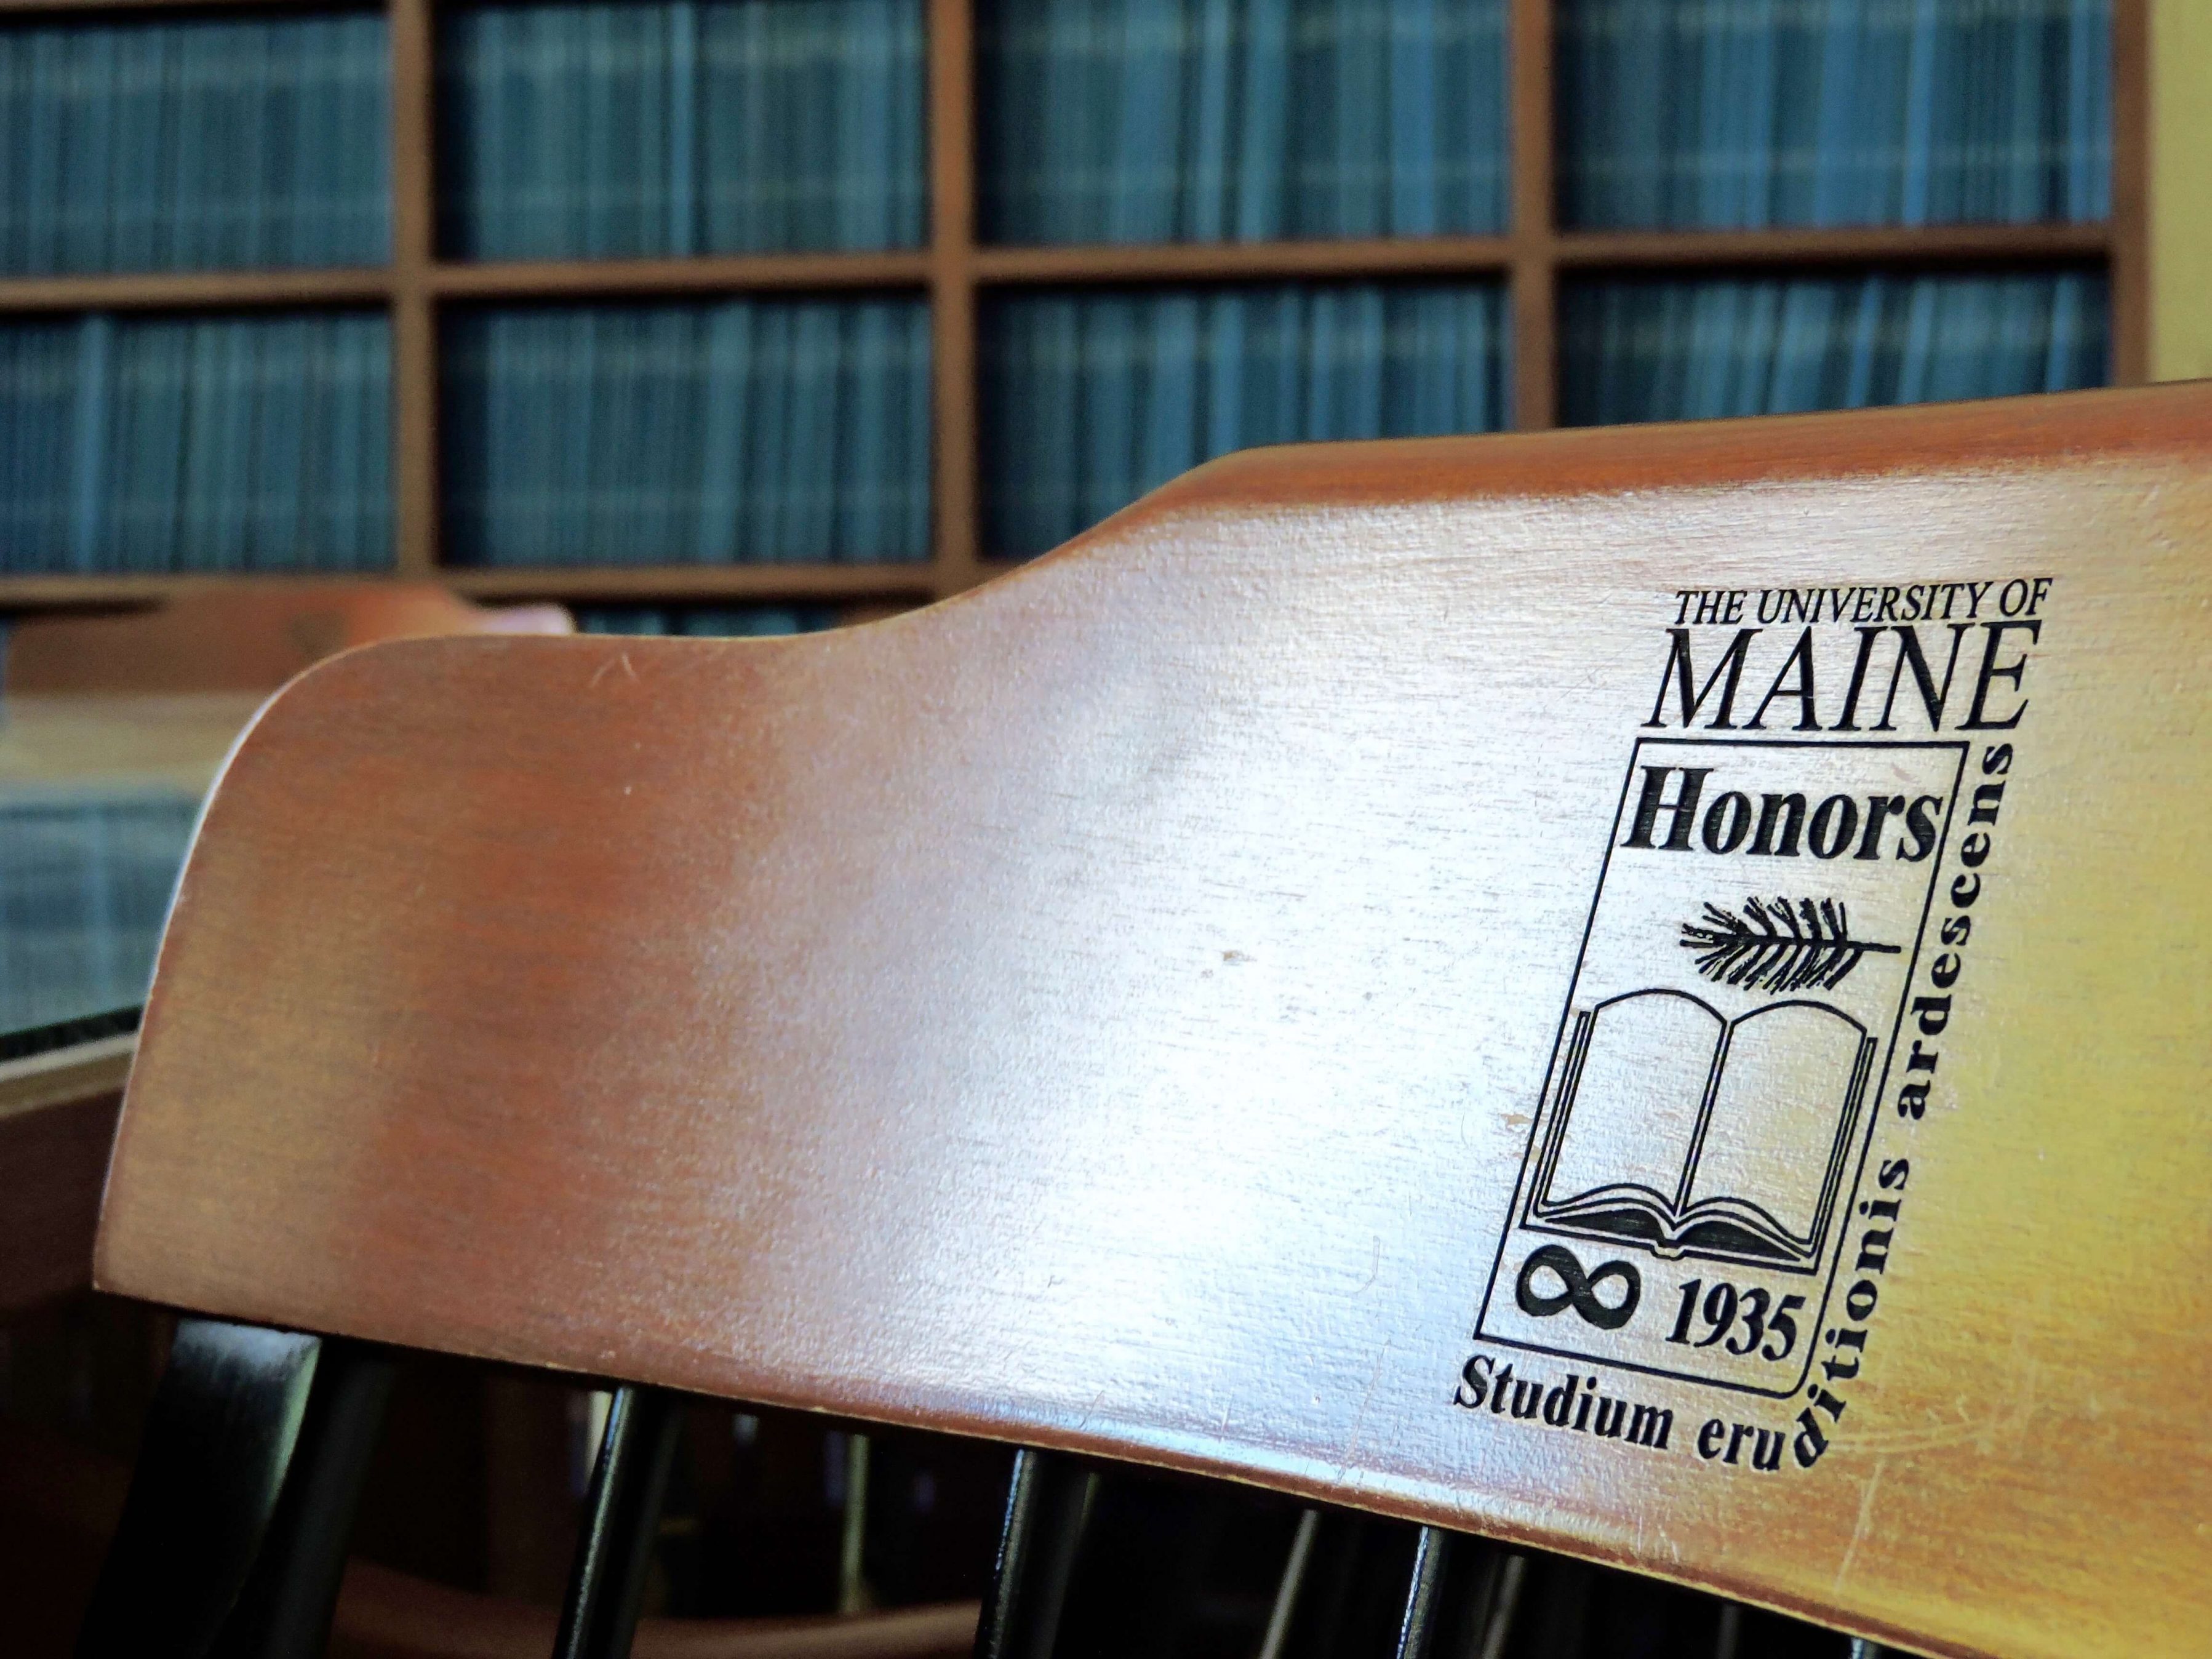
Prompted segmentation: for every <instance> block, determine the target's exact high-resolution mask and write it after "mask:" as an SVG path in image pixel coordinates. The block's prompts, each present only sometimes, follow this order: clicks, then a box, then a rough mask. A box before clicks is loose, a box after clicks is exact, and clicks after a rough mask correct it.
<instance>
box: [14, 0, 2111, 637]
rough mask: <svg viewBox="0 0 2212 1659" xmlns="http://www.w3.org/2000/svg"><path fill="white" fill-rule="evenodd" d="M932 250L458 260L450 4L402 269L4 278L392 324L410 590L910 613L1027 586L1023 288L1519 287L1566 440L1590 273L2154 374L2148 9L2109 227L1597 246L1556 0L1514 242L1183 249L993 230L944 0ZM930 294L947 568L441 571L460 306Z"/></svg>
mask: <svg viewBox="0 0 2212 1659" xmlns="http://www.w3.org/2000/svg"><path fill="white" fill-rule="evenodd" d="M925 4H926V27H927V52H926V72H927V88H926V91H927V143H928V163H927V189H928V198H929V214H928V224H929V230H928V240H927V244H926V245H925V246H921V247H919V248H915V249H911V250H902V251H896V252H853V253H815V252H809V253H797V254H745V255H702V256H697V257H684V258H621V259H605V260H575V259H558V260H545V261H497V262H478V261H461V260H454V259H451V258H441V257H440V255H439V252H438V250H437V243H436V222H437V213H436V195H435V176H434V175H435V155H436V142H435V140H436V135H435V58H434V54H435V46H436V39H437V32H436V21H437V20H436V16H435V10H434V6H433V4H432V0H386V4H385V8H384V9H385V13H386V18H387V21H388V27H389V32H390V42H391V47H390V49H391V55H392V58H391V73H392V126H391V143H392V192H393V194H392V258H391V261H390V263H389V264H386V265H384V266H380V267H376V268H371V269H350V270H327V269H321V270H282V271H256V270H249V271H234V272H188V273H179V272H161V273H155V274H147V275H115V276H110V275H100V276H29V277H8V278H0V317H6V316H11V315H12V316H18V317H20V316H24V315H29V314H36V313H49V314H52V313H76V312H82V311H88V310H112V311H116V312H134V311H135V312H152V311H161V312H170V313H192V312H198V311H209V312H211V311H217V310H222V311H232V312H235V311H240V310H257V309H272V310H273V309H277V308H287V307H339V306H355V307H381V308H383V309H384V310H385V312H386V314H387V315H388V317H389V319H390V323H391V330H392V370H393V373H392V421H393V450H392V471H393V476H394V483H395V490H396V515H397V534H396V538H395V544H396V550H397V562H396V566H395V568H394V571H393V574H395V575H397V576H398V577H400V578H402V579H411V580H426V579H427V580H440V581H443V582H445V583H447V585H449V586H452V587H453V588H454V589H455V590H456V591H458V592H463V593H465V594H469V595H471V596H474V597H480V598H487V599H560V600H569V601H576V602H586V603H587V602H594V601H624V600H627V601H631V602H640V601H647V600H653V601H668V602H674V603H684V602H699V603H707V602H714V601H738V602H755V601H757V602H800V603H804V602H832V603H836V604H839V605H877V604H908V603H915V602H922V601H927V600H929V599H939V598H944V597H946V596H949V595H951V594H953V593H957V592H962V591H963V590H964V589H966V588H968V587H970V586H974V585H975V583H976V582H978V581H980V580H983V579H984V578H986V577H987V576H989V575H990V574H994V572H995V571H996V570H998V569H1000V568H1006V567H1005V566H1004V565H1003V564H1001V563H1000V562H997V561H994V560H991V559H988V558H987V557H985V556H984V551H983V548H982V543H981V480H980V478H979V475H978V465H979V428H980V426H981V422H980V419H979V401H980V399H979V394H978V386H979V365H978V350H977V334H978V313H979V308H980V306H981V302H982V301H983V300H984V299H985V298H986V297H987V296H990V295H999V294H1004V293H1009V292H1015V291H1019V290H1021V289H1024V288H1042V287H1050V288H1054V289H1068V288H1077V289H1080V288H1084V287H1106V286H1112V287H1119V288H1127V287H1130V286H1141V285H1144V284H1148V283H1159V284H1168V283H1176V284H1192V285H1204V284H1206V283H1224V282H1231V281H1249V280H1277V281H1304V280H1311V281H1324V280H1329V279H1352V278H1371V279H1389V278H1405V277H1413V276H1425V277H1431V278H1436V277H1467V278H1472V279H1480V280H1486V281H1498V282H1502V283H1503V284H1504V289H1505V290H1506V293H1507V295H1508V300H1509V315H1510V325H1509V326H1510V333H1511V339H1512V362H1513V371H1512V383H1511V386H1510V407H1511V412H1512V417H1513V423H1514V425H1515V426H1516V428H1518V429H1521V430H1534V429H1540V428H1547V427H1549V426H1552V425H1553V424H1555V423H1556V421H1557V419H1558V414H1559V393H1560V387H1559V341H1558V315H1559V290H1560V287H1561V283H1562V282H1563V280H1565V279H1567V278H1570V277H1578V276H1590V275H1607V274H1636V273H1644V272H1653V273H1659V272H1672V273H1676V274H1680V273H1686V272H1696V273H1713V274H1722V273H1754V272H1757V273H1784V274H1787V273H1792V272H1799V271H1814V270H1849V269H1854V268H1859V269H1863V268H1880V269H1885V270H1900V271H1919V270H1942V269H1945V268H1954V269H1972V270H1984V271H2003V270H2018V269H2031V268H2035V267H2039V266H2048V265H2051V264H2070V265H2073V266H2076V267H2086V268H2089V269H2093V270H2101V271H2102V272H2103V273H2105V274H2106V276H2107V278H2108V280H2109V285H2110V289H2109V291H2110V296H2111V299H2110V303H2111V307H2112V318H2111V325H2112V368H2113V378H2114V379H2115V380H2117V381H2118V382H2119V383H2122V384H2132V383H2136V382H2139V381H2141V380H2142V379H2143V378H2144V375H2145V374H2146V370H2147V366H2148V308H2149V296H2148V279H2147V225H2146V212H2145V180H2146V172H2147V157H2146V143H2147V141H2146V122H2147V104H2148V99H2147V95H2146V84H2147V79H2148V61H2147V55H2148V23H2147V17H2146V9H2147V8H2146V0H2113V27H2114V38H2113V41H2112V75H2113V88H2112V108H2113V131H2112V169H2113V171H2112V211H2111V214H2110V216H2109V217H2108V218H2107V219H2106V220H2104V221H2102V222H2093V223H2082V222H2045V223H2027V224H1959V225H1930V226H1924V227H1922V226H1881V227H1875V228H1852V229H1803V228H1788V229H1773V230H1726V231H1714V230H1664V231H1647V230H1604V231H1591V230H1574V229H1566V228H1561V227H1560V226H1559V223H1558V222H1557V216H1556V213H1555V198H1556V191H1555V188H1554V167H1553V161H1554V122H1553V94H1554V70H1553V39H1554V33H1553V9H1554V0H1509V3H1508V12H1507V20H1506V21H1507V28H1506V50H1507V53H1508V58H1507V75H1506V84H1507V87H1508V89H1509V102H1510V108H1509V112H1508V115H1509V120H1508V129H1509V133H1510V143H1509V146H1508V155H1509V157H1510V190H1509V192H1508V194H1509V197H1510V228H1509V229H1508V230H1507V231H1506V232H1505V233H1504V234H1498V235H1471V236H1470V235H1442V236H1436V237H1428V238H1418V239H1415V238H1405V239H1400V238H1390V239H1379V240H1300V241H1262V242H1249V241H1248V242H1213V243H1204V242H1191V243H1176V244H1170V245H1158V246H1130V245H1114V246H991V245H987V244H986V243H983V242H981V241H980V240H979V239H978V236H977V233H976V196H977V190H976V147H977V140H976V127H977V123H976V118H975V101H976V100H975V92H976V87H975V57H976V53H975V7H974V3H973V0H925ZM190 9H194V5H193V0H0V23H4V22H14V21H29V20H31V19H33V18H35V17H37V16H40V15H45V16H47V17H53V18H76V19H81V18H82V17H84V16H86V15H128V14H131V13H137V14H139V15H148V14H153V13H159V14H162V15H175V14H177V13H179V12H183V11H186V10H190ZM227 9H228V10H229V11H231V12H233V13H239V12H260V13H270V12H291V13H309V12H320V11H325V10H328V9H330V8H329V6H328V4H327V0H321V3H317V0H240V3H234V4H233V5H231V6H229V7H228V8H227ZM777 293H782V294H831V293H835V294H842V295H862V294H884V295H893V294H896V295H922V296H925V297H926V298H927V304H928V307H929V318H930V324H929V328H930V340H931V347H932V356H931V371H930V372H931V375H932V385H931V399H930V403H931V414H932V418H933V433H932V438H933V453H932V459H931V514H932V520H931V523H932V529H931V536H930V550H929V556H928V558H927V561H926V562H906V563H878V564H791V563H783V564H767V563H757V564H730V565H684V566H680V567H678V566H668V567H638V566H629V565H623V566H609V567H605V568H582V567H576V566H561V567H551V568H484V567H483V566H468V567H460V566H456V565H448V564H447V563H445V562H441V556H440V532H441V495H440V466H441V441H440V433H439V410H440V386H441V380H440V318H441V312H442V311H443V310H444V309H445V308H447V307H450V306H453V305H454V304H457V303H483V302H488V301H490V302H496V301H560V300H582V299H627V300H645V299H652V298H656V297H659V298H674V297H680V296H692V297H699V296H712V295H750V294H762V295H770V294H777ZM226 580H240V578H238V577H236V576H234V575H216V574H208V575H198V574H193V575H179V574H133V575H23V576H11V577H5V578H0V608H9V609H21V608H26V607H36V606H46V605H84V604H109V603H118V602H125V603H127V602H131V601H135V600H145V599H155V598H158V597H163V596H166V595H168V594H171V593H173V592H178V591H179V590H182V589H185V588H187V587H191V586H203V585H206V584H208V583H211V582H222V581H226Z"/></svg>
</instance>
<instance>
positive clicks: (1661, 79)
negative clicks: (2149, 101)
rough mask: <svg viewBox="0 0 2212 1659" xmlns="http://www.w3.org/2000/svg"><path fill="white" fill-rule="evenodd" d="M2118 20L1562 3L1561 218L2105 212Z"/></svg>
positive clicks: (2017, 12)
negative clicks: (2114, 37)
mask: <svg viewBox="0 0 2212 1659" xmlns="http://www.w3.org/2000/svg"><path fill="white" fill-rule="evenodd" d="M1557 15H1558V19H1559V48H1558V51H1559V140H1560V143H1559V212H1560V216H1561V219H1562V221H1563V222H1565V223H1567V224H1570V225H1582V226H1594V227H1601V226H1628V227H1638V226H1647V227H1662V226H1664V227H1698V226H1760V225H1860V224H1911V225H1918V224H1938V223H1948V222H2005V223H2024V222H2033V221H2039V220H2069V219H2078V220H2095V219H2102V218H2104V217H2105V216H2106V215H2107V214H2108V213H2109V212H2110V211H2111V208H2112V0H1565V3H1563V4H1561V5H1560V6H1559V11H1558V13H1557Z"/></svg>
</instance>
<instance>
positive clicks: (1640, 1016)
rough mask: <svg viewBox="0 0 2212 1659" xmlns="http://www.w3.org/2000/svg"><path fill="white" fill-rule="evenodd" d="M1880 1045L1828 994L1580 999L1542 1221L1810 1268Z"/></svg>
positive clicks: (1544, 1184) (1676, 1249) (1545, 1171)
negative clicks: (1746, 1007) (1722, 1001)
mask: <svg viewBox="0 0 2212 1659" xmlns="http://www.w3.org/2000/svg"><path fill="white" fill-rule="evenodd" d="M1876 1047H1877V1045H1876V1043H1875V1040H1874V1039H1873V1038H1872V1037H1870V1036H1868V1035H1867V1031H1866V1028H1865V1027H1864V1026H1863V1025H1862V1024H1859V1022H1858V1021H1857V1020H1855V1019H1853V1018H1851V1017H1850V1015H1848V1014H1846V1013H1844V1012H1842V1011H1840V1010H1839V1009H1836V1008H1833V1007H1831V1006H1828V1005H1827V1004H1826V1003H1823V1002H1814V1001H1809V1000H1798V999H1793V1000H1784V1001H1778V1002H1770V1003H1767V1004H1765V1006H1761V1007H1758V1008H1754V1009H1753V1010H1752V1011H1751V1012H1749V1013H1747V1014H1744V1015H1742V1016H1741V1017H1740V1018H1735V1019H1733V1020H1730V1019H1725V1018H1723V1017H1722V1016H1721V1014H1720V1013H1719V1012H1718V1011H1717V1010H1716V1009H1714V1008H1713V1007H1712V1006H1711V1005H1709V1004H1707V1003H1706V1002H1705V1001H1704V1000H1702V999H1701V998H1699V997H1696V996H1693V995H1692V994H1689V993H1687V992H1686V991H1677V990H1668V989H1662V988H1657V987H1654V988H1651V989H1647V990H1641V991H1632V992H1630V993H1628V994H1626V995H1624V996H1619V997H1614V998H1612V999H1611V1000H1607V1001H1604V1002H1601V1003H1599V1004H1597V1005H1596V1006H1594V1007H1589V1008H1583V1009H1577V1010H1576V1011H1575V1015H1574V1024H1573V1030H1572V1031H1571V1034H1570V1036H1569V1037H1568V1042H1567V1050H1566V1055H1565V1065H1564V1066H1562V1067H1561V1068H1560V1074H1559V1082H1558V1084H1557V1085H1556V1087H1557V1091H1558V1092H1557V1106H1556V1108H1555V1109H1554V1111H1553V1118H1552V1122H1551V1124H1550V1127H1549V1132H1548V1133H1547V1135H1546V1137H1545V1145H1544V1151H1543V1164H1542V1166H1541V1170H1540V1171H1539V1175H1538V1178H1537V1180H1536V1182H1535V1183H1534V1196H1533V1198H1532V1200H1531V1201H1530V1205H1529V1211H1528V1222H1529V1224H1530V1225H1534V1226H1538V1227H1542V1228H1546V1229H1547V1230H1550V1231H1561V1232H1569V1233H1577V1234H1582V1235H1585V1236H1588V1237H1596V1238H1601V1239H1623V1238H1626V1239H1635V1240H1638V1241H1640V1242H1643V1243H1645V1244H1647V1245H1648V1246H1649V1247H1650V1249H1652V1250H1653V1251H1654V1252H1655V1253H1656V1255H1662V1256H1667V1257H1673V1256H1679V1255H1711V1256H1717V1257H1720V1258H1723V1259H1724V1260H1750V1261H1766V1262H1774V1263H1778V1264H1781V1265H1783V1266H1785V1267H1796V1268H1799V1269H1801V1270H1805V1271H1809V1270H1811V1268H1812V1267H1814V1265H1816V1264H1817V1262H1818V1261H1819V1260H1820V1255H1821V1250H1822V1247H1823V1245H1824V1243H1825V1242H1826V1234H1827V1230H1828V1223H1829V1219H1830V1213H1831V1212H1832V1209H1833V1207H1834V1205H1835V1200H1836V1192H1837V1188H1838V1182H1839V1180H1840V1177H1841V1173H1842V1169H1843V1162H1844V1152H1845V1148H1846V1147H1847V1146H1848V1145H1849V1143H1850V1130H1851V1126H1852V1125H1853V1123H1854V1122H1856V1121H1857V1118H1858V1115H1859V1109H1860V1105H1861V1103H1862V1100H1863V1097H1864V1095H1865V1093H1866V1089H1867V1084H1868V1079H1869V1073H1870V1071H1871V1070H1872V1067H1873V1064H1874V1057H1875V1048H1876Z"/></svg>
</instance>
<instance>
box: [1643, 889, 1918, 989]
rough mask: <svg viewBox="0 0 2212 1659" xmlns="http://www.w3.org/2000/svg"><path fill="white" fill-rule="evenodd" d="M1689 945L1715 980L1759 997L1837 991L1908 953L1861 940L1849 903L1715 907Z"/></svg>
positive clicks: (1692, 928)
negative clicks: (1865, 967) (1872, 961)
mask: <svg viewBox="0 0 2212 1659" xmlns="http://www.w3.org/2000/svg"><path fill="white" fill-rule="evenodd" d="M1681 945H1682V948H1683V949H1684V950H1686V951H1697V952H1698V971H1699V973H1700V974H1703V975H1705V977H1706V978H1707V979H1710V980H1713V981H1717V982H1719V983H1721V984H1723V985H1738V986H1741V987H1744V988H1745V989H1746V990H1753V991H1802V990H1807V989H1810V988H1818V989H1820V990H1824V991H1825V990H1832V989H1833V988H1834V987H1837V986H1838V985H1840V984H1842V983H1843V982H1844V980H1845V979H1846V978H1848V977H1849V976H1850V972H1851V970H1852V969H1855V968H1857V966H1858V965H1859V963H1861V962H1863V960H1865V958H1866V957H1867V955H1868V953H1869V952H1870V951H1871V952H1877V953H1879V954H1881V955H1883V956H1896V955H1897V954H1899V951H1900V949H1901V948H1902V947H1900V946H1899V945H1877V944H1875V943H1874V942H1873V941H1871V940H1869V939H1853V938H1852V937H1851V927H1850V916H1849V915H1847V914H1846V913H1845V911H1844V903H1843V901H1842V900H1841V899H1821V900H1820V901H1818V902H1814V900H1812V899H1808V898H1801V899H1799V900H1797V901H1796V902H1795V903H1794V904H1793V903H1792V902H1790V900H1788V899H1786V898H1777V899H1772V900H1770V901H1768V902H1765V903H1762V902H1760V901H1759V900H1758V899H1755V898H1747V899H1746V900H1745V901H1744V902H1743V912H1742V914H1741V915H1735V914H1734V913H1732V912H1730V911H1727V910H1723V909H1722V908H1720V907H1719V906H1718V905H1717V904H1711V903H1708V904H1707V905H1706V906H1705V915H1703V916H1702V917H1700V918H1699V920H1698V921H1686V922H1684V923H1683V924H1682V938H1681Z"/></svg>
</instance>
